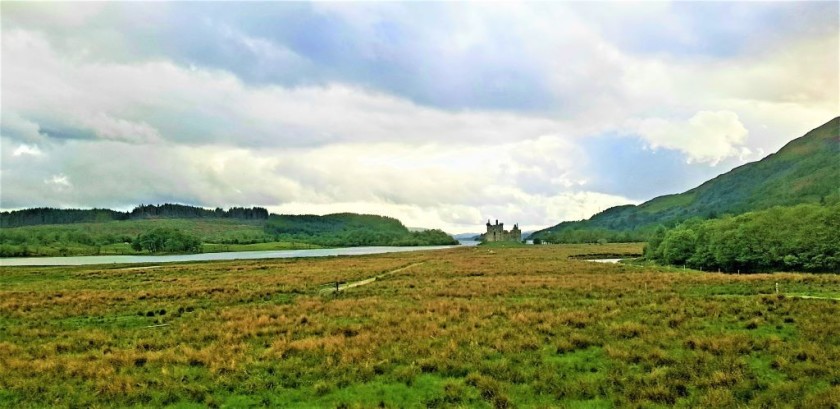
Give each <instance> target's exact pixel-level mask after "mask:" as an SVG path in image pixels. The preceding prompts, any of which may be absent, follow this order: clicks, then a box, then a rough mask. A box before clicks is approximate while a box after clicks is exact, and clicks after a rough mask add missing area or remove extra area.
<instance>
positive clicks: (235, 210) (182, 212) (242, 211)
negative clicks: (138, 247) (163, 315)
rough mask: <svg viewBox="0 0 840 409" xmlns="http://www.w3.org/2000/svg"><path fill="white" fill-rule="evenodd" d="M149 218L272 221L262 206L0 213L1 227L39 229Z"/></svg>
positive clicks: (149, 206)
mask: <svg viewBox="0 0 840 409" xmlns="http://www.w3.org/2000/svg"><path fill="white" fill-rule="evenodd" d="M148 218H181V219H183V218H230V219H242V220H265V219H268V210H266V209H264V208H261V207H252V208H244V207H231V208H230V209H228V210H223V209H221V208H216V209H214V210H208V209H204V208H201V207H195V206H187V205H182V204H171V203H165V204H162V205H140V206H137V207H135V208H134V209H133V210H131V211H130V212H118V211H115V210H110V209H55V208H50V207H40V208H33V209H23V210H14V211H11V212H0V227H22V226H37V225H45V224H71V223H99V222H107V221H113V220H132V219H148Z"/></svg>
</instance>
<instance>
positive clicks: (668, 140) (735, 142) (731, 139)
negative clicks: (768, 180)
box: [636, 111, 749, 165]
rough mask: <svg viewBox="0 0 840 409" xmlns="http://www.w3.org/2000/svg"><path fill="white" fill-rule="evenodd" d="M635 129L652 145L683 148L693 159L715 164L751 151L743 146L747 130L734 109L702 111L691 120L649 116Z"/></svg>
mask: <svg viewBox="0 0 840 409" xmlns="http://www.w3.org/2000/svg"><path fill="white" fill-rule="evenodd" d="M636 128H637V131H638V133H639V134H640V135H641V136H642V137H643V138H645V140H647V141H648V143H649V144H650V146H651V147H652V148H654V149H655V148H659V147H664V148H669V149H676V150H680V151H682V152H685V154H686V155H687V156H688V159H689V160H690V161H698V162H709V163H711V164H712V165H714V164H717V163H718V162H719V161H720V160H722V159H724V158H727V157H730V156H738V155H744V154H749V149H748V148H746V147H744V146H743V145H744V143H745V142H746V139H747V134H748V131H747V129H746V128H744V125H743V124H742V123H741V121H740V120H739V119H738V115H736V114H735V113H733V112H727V111H700V112H698V113H697V114H695V115H694V116H692V117H691V118H690V119H689V120H688V121H672V120H666V119H661V118H650V119H645V120H643V121H640V122H639V123H638V125H636Z"/></svg>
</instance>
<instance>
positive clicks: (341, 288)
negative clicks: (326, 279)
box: [320, 261, 426, 294]
mask: <svg viewBox="0 0 840 409" xmlns="http://www.w3.org/2000/svg"><path fill="white" fill-rule="evenodd" d="M425 263H426V262H425V261H421V262H419V263H414V264H409V265H407V266H404V267H400V268H398V269H396V270H391V271H388V272H385V273H382V274H379V275H376V276H373V277H370V278H366V279H364V280H360V281H353V282H351V283H345V284H341V285H339V286H338V290H336V289H335V284H326V285H327V286H328V287H326V288H322V289H321V291H320V293H321V294H329V293H334V292H336V291H339V292H340V291H344V290H346V289H349V288H353V287H360V286H363V285H368V284H370V283H372V282H374V281H376V280H379V279H382V278H385V277H387V276H389V275H391V274H396V273H399V272H400V271H405V270H408V269H409V268H412V267H416V266H419V265H421V264H425Z"/></svg>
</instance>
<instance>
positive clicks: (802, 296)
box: [785, 295, 840, 301]
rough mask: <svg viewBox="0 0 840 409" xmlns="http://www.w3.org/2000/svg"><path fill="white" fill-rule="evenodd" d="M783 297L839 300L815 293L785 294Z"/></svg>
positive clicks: (838, 299) (839, 299)
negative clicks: (818, 295)
mask: <svg viewBox="0 0 840 409" xmlns="http://www.w3.org/2000/svg"><path fill="white" fill-rule="evenodd" d="M785 297H795V298H805V299H809V300H835V301H840V298H838V297H817V296H816V295H785Z"/></svg>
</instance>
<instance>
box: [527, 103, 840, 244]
mask: <svg viewBox="0 0 840 409" xmlns="http://www.w3.org/2000/svg"><path fill="white" fill-rule="evenodd" d="M838 181H840V117H838V118H834V119H832V120H831V121H829V122H828V123H826V124H824V125H822V126H820V127H819V128H816V129H814V130H812V131H810V132H808V133H807V134H805V136H802V137H800V138H797V139H795V140H793V141H791V142H790V143H788V144H787V145H785V146H784V147H783V148H782V149H780V150H779V151H778V152H776V153H774V154H771V155H769V156H767V157H766V158H764V159H762V160H760V161H758V162H752V163H748V164H745V165H743V166H740V167H737V168H735V169H733V170H732V171H730V172H727V173H724V174H722V175H720V176H718V177H716V178H714V179H712V180H709V181H707V182H705V183H703V184H702V185H700V186H698V187H696V188H694V189H691V190H689V191H687V192H684V193H680V194H674V195H666V196H659V197H657V198H654V199H652V200H650V201H647V202H645V203H642V204H641V205H638V206H634V205H626V206H617V207H613V208H610V209H607V210H605V211H603V212H601V213H598V214H596V215H594V216H592V217H591V218H590V219H589V220H583V221H575V222H563V223H560V224H558V225H556V226H553V227H549V228H548V229H544V230H540V231H538V232H535V233H534V235H533V236H532V237H535V238H541V239H548V240H551V241H587V238H597V237H599V236H601V235H604V236H608V238H609V239H610V240H616V239H618V240H622V239H627V240H642V239H646V238H647V236H648V235H649V234H650V233H651V232H652V231H653V229H654V228H655V226H657V225H659V224H662V225H665V226H674V225H676V224H677V223H679V222H681V221H684V220H687V219H690V218H694V217H697V218H702V219H709V218H715V217H718V216H722V215H724V214H733V215H736V214H741V213H745V212H748V211H754V210H761V209H767V208H770V207H773V206H790V205H796V204H801V203H827V202H828V203H834V202H837V201H840V185H838V183H840V182H838ZM581 239H583V240H581Z"/></svg>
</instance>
